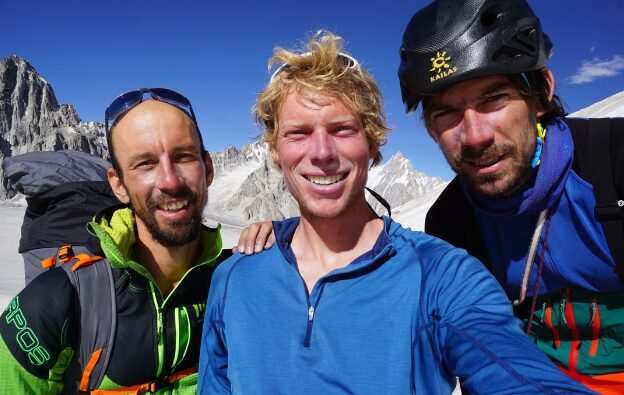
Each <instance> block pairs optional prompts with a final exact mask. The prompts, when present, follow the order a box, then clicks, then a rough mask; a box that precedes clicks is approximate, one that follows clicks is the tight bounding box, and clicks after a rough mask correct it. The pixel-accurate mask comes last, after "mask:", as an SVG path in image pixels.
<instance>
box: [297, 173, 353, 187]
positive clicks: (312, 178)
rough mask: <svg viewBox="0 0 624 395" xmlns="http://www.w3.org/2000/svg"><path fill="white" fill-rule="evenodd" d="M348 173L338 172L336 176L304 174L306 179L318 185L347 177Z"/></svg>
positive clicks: (332, 182)
mask: <svg viewBox="0 0 624 395" xmlns="http://www.w3.org/2000/svg"><path fill="white" fill-rule="evenodd" d="M347 174H348V173H345V174H338V175H335V176H304V177H305V179H306V180H308V181H310V182H311V183H313V184H316V185H331V184H335V183H337V182H339V181H342V180H344V179H345V178H347Z"/></svg>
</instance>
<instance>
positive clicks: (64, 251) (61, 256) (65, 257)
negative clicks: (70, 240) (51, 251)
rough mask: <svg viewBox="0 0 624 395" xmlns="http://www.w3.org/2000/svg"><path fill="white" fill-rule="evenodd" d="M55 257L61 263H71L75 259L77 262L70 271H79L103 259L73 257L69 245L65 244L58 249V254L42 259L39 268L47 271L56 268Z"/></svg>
mask: <svg viewBox="0 0 624 395" xmlns="http://www.w3.org/2000/svg"><path fill="white" fill-rule="evenodd" d="M57 257H58V260H59V261H61V262H62V263H67V262H71V261H73V260H74V259H76V260H77V262H76V263H74V265H73V266H72V268H71V270H72V271H76V270H77V269H80V268H81V267H84V266H88V265H90V264H92V263H93V262H97V261H100V260H102V259H103V258H102V257H101V256H98V255H93V256H91V255H88V254H78V255H74V250H73V249H72V246H71V244H65V245H62V246H61V247H59V249H58V253H57V254H56V255H53V256H51V257H49V258H45V259H42V260H41V267H43V268H44V269H47V268H50V267H52V266H56V259H57Z"/></svg>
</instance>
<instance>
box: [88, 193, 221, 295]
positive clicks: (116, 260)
mask: <svg viewBox="0 0 624 395" xmlns="http://www.w3.org/2000/svg"><path fill="white" fill-rule="evenodd" d="M87 227H88V229H89V231H90V232H91V233H92V234H94V235H95V236H97V237H98V238H99V239H100V245H101V247H102V250H103V252H104V254H105V256H106V258H107V259H108V261H109V262H110V265H111V266H112V267H113V268H118V269H124V268H129V269H132V270H134V271H135V272H137V273H139V274H141V275H142V276H144V277H146V278H147V279H148V280H149V281H151V282H152V283H154V284H156V283H155V281H154V279H153V277H152V275H151V274H150V272H149V271H148V270H147V269H146V268H145V267H144V266H143V265H141V264H140V263H138V262H136V261H134V260H133V259H132V254H133V247H134V244H135V242H136V233H135V231H136V229H135V220H134V213H133V212H132V209H130V208H129V207H127V206H123V205H119V206H113V207H110V208H107V209H104V210H102V211H101V212H99V213H98V214H97V215H96V216H95V217H94V220H93V221H91V222H90V223H89V224H88V225H87ZM220 230H221V225H219V226H218V227H217V228H216V229H215V228H209V227H206V226H202V231H201V233H200V235H201V238H202V243H201V250H202V255H201V257H200V259H199V260H198V261H197V263H195V264H194V265H193V266H192V267H191V268H190V269H189V270H188V271H187V272H186V273H185V274H184V276H183V277H182V279H181V280H180V281H179V283H178V285H180V284H181V283H182V282H183V281H184V279H185V278H186V277H187V276H188V275H189V273H190V272H191V271H193V269H194V268H196V267H198V266H200V265H210V266H214V265H216V263H217V258H218V257H219V255H220V254H221V250H222V247H223V244H222V241H221V231H220ZM176 288H177V286H176V287H175V288H174V289H173V290H172V291H171V292H170V293H169V296H171V295H173V294H174V292H175V289H176ZM156 289H158V287H156ZM163 299H164V298H163ZM167 299H169V297H167ZM167 299H164V301H163V305H164V304H165V302H166V301H167Z"/></svg>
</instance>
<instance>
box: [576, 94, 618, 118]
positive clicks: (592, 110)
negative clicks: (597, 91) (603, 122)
mask: <svg viewBox="0 0 624 395" xmlns="http://www.w3.org/2000/svg"><path fill="white" fill-rule="evenodd" d="M569 116H570V117H576V118H614V117H624V91H622V92H619V93H616V94H615V95H613V96H609V97H607V98H606V99H604V100H600V101H599V102H597V103H595V104H592V105H591V106H589V107H585V108H583V109H582V110H578V111H576V112H573V113H572V114H570V115H569Z"/></svg>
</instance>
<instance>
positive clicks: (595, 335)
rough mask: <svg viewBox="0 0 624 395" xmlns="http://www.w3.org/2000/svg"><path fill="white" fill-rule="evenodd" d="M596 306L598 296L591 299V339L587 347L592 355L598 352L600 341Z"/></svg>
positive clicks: (598, 312)
mask: <svg viewBox="0 0 624 395" xmlns="http://www.w3.org/2000/svg"><path fill="white" fill-rule="evenodd" d="M598 306H599V305H598V297H595V298H594V300H593V301H592V310H593V311H592V312H591V313H592V314H593V317H592V321H591V328H592V340H591V346H590V347H589V355H590V356H592V357H595V356H596V353H597V352H598V343H599V341H600V308H599V307H598Z"/></svg>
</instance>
